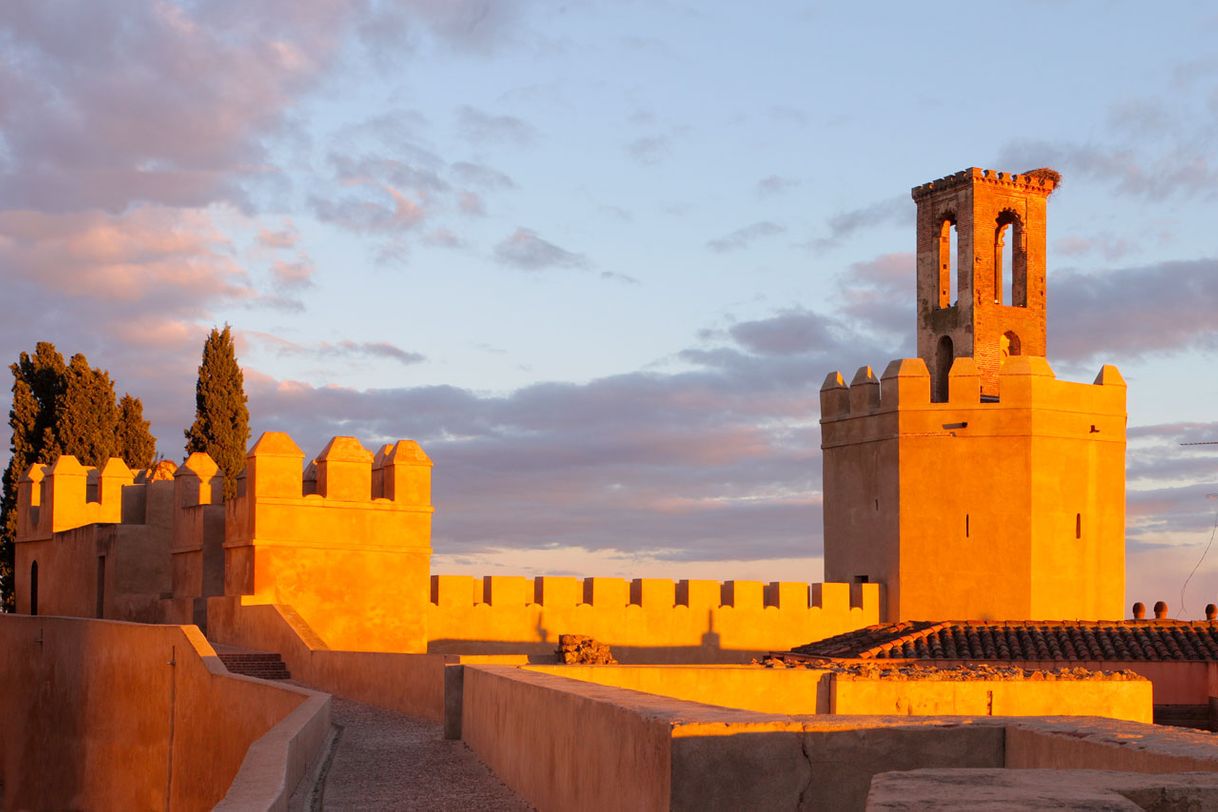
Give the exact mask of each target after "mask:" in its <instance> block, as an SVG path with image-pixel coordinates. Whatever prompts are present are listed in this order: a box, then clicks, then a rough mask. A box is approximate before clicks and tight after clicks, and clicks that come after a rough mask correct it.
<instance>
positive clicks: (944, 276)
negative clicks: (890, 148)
mask: <svg viewBox="0 0 1218 812" xmlns="http://www.w3.org/2000/svg"><path fill="white" fill-rule="evenodd" d="M1056 184H1057V174H1056V173H1055V172H1052V171H1051V170H1036V171H1034V172H1029V173H1024V174H1022V175H1021V174H1011V173H1006V172H996V171H994V170H990V169H977V168H975V167H974V168H971V169H966V170H964V171H963V172H957V173H956V174H954V175H949V176H947V177H945V178H940V179H939V180H936V181H932V182H931V183H925V184H923V185H921V186H918V187H915V188H914V189H913V191H912V195H913V199H914V201H915V202H916V203H917V206H918V220H917V279H918V283H917V288H918V291H917V295H918V325H917V330H918V357H920V358H922V359H923V360H925V361H926V363H927V365H928V367H929V368H930V372H931V377H932V391H933V392H934V393H936V397H935V399H936V400H939V399H942V398H941V394H942V392H943V391H944V390H943V386H944V385H945V384H944V381H943V380H942V379H943V377H944V376H945V375H946V372H947V370H948V369H949V368H950V363H946V362H943V361H941V360H940V354H941V352H942V350H941V341H942V339H943V338H944V337H947V338H948V339H950V340H951V342H952V350H953V356H954V357H959V356H962V355H966V356H970V357H972V358H974V359H975V360H976V362H977V368H978V370H979V371H980V373H981V391H982V393H983V394H985V395H987V396H994V397H996V396H998V394H999V391H998V370H999V368H1000V367H1001V366H1002V361H1003V358H1004V357H1007V356H1008V355H1035V356H1044V355H1045V354H1046V344H1045V231H1046V221H1045V213H1046V201H1047V198H1048V196H1049V195H1050V194H1052V192H1053V190H1054V189H1055V188H1056ZM945 223H950V224H954V226H955V231H956V235H957V251H956V255H955V257H954V258H952V257H951V256H950V254H949V252H948V250H947V239H946V234H947V232H946V231H945V226H944V224H945ZM1000 239H1001V240H1002V241H1004V242H1006V243H1010V244H1011V246H1012V251H1011V260H1012V262H1011V265H1012V267H1009V268H1001V270H1000V269H999V266H1000V265H1001V264H1002V263H1001V254H1002V251H1001V246H1000V244H999V241H1000ZM953 259H954V261H953ZM952 264H954V265H955V268H956V274H957V280H958V281H957V285H958V298H957V299H956V300H955V301H950V299H951V297H950V294H949V291H950V285H951V280H950V277H949V266H950V265H952ZM1006 277H1012V278H1013V279H1014V284H1013V290H1012V296H1011V299H1012V300H1013V301H1007V300H1006V297H1005V296H1004V295H1003V293H1002V279H1003V278H1006ZM1004 336H1009V338H1008V339H1007V341H1006V342H1004V341H1003V337H1004Z"/></svg>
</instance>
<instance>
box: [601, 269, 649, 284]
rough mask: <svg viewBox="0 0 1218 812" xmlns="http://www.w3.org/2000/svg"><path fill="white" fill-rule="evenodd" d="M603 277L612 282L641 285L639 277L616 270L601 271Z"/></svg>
mask: <svg viewBox="0 0 1218 812" xmlns="http://www.w3.org/2000/svg"><path fill="white" fill-rule="evenodd" d="M601 279H606V280H608V281H610V282H621V283H622V284H624V285H640V284H642V283H641V282H639V280H638V279H636V278H635V277H633V276H631V275H630V274H624V273H618V272H616V271H601Z"/></svg>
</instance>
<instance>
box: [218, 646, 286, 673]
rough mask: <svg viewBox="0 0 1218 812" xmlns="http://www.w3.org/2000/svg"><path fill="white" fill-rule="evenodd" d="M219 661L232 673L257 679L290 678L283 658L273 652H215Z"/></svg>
mask: <svg viewBox="0 0 1218 812" xmlns="http://www.w3.org/2000/svg"><path fill="white" fill-rule="evenodd" d="M217 656H218V657H219V658H220V662H222V663H224V667H225V668H227V669H228V670H229V671H231V672H232V673H234V674H242V675H244V676H247V677H257V678H258V679H291V678H292V675H291V674H290V673H289V672H288V667H287V665H285V664H284V662H283V658H282V657H280V656H279V655H278V654H275V653H273V652H257V653H254V652H250V653H241V654H237V653H231V652H217Z"/></svg>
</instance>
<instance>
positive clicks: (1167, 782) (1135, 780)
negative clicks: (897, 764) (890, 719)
mask: <svg viewBox="0 0 1218 812" xmlns="http://www.w3.org/2000/svg"><path fill="white" fill-rule="evenodd" d="M943 808H956V809H1046V808H1048V809H1218V781H1215V780H1214V776H1213V775H1210V774H1204V773H1201V774H1199V773H1172V774H1166V775H1146V774H1142V773H1118V772H1110V771H1097V770H1049V769H1045V770H914V771H912V772H900V773H897V772H892V773H884V774H882V775H877V776H876V777H875V778H874V779H873V780H872V782H871V791H870V793H868V795H867V810H868V812H887V810H891V812H907V811H908V810H910V809H943Z"/></svg>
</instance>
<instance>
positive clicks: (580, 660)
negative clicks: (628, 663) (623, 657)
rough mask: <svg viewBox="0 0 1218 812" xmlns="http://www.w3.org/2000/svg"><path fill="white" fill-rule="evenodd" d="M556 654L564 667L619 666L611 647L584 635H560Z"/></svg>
mask: <svg viewBox="0 0 1218 812" xmlns="http://www.w3.org/2000/svg"><path fill="white" fill-rule="evenodd" d="M554 653H555V654H556V655H558V661H559V662H560V663H562V664H563V665H617V664H618V663H617V660H616V659H615V658H614V656H613V652H612V651H610V650H609V646H607V645H605V644H604V643H598V642H597V641H596V640H593V639H592V638H591V637H588V636H586V635H582V634H560V635H559V636H558V648H557V649H555V651H554Z"/></svg>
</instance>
